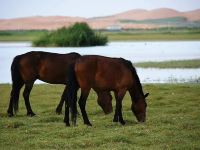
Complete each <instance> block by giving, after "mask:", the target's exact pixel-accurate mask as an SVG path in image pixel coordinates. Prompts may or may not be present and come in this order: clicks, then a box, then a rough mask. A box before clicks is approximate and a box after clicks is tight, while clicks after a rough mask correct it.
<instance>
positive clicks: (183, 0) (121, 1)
mask: <svg viewBox="0 0 200 150" xmlns="http://www.w3.org/2000/svg"><path fill="white" fill-rule="evenodd" d="M156 8H172V9H176V10H178V11H190V10H194V9H200V0H0V18H1V19H6V18H19V17H28V16H73V17H75V16H79V17H86V18H89V17H98V16H108V15H112V14H116V13H120V12H124V11H128V10H132V9H147V10H151V9H156Z"/></svg>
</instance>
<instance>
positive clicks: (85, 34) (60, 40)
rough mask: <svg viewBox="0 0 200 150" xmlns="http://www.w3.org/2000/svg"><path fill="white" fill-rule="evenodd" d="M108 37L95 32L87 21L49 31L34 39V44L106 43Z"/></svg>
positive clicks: (77, 45) (72, 44) (60, 45)
mask: <svg viewBox="0 0 200 150" xmlns="http://www.w3.org/2000/svg"><path fill="white" fill-rule="evenodd" d="M107 41H108V40H107V37H106V36H102V35H101V34H100V33H95V32H94V31H93V30H92V29H91V28H90V27H89V26H88V25H87V24H86V23H75V24H74V25H73V26H70V27H68V28H65V27H63V28H60V29H58V30H56V31H52V32H49V33H47V34H45V35H43V36H41V37H40V38H39V39H37V40H34V41H33V46H42V47H43V46H53V47H54V46H56V47H57V46H59V47H67V46H70V47H80V46H97V45H106V43H107Z"/></svg>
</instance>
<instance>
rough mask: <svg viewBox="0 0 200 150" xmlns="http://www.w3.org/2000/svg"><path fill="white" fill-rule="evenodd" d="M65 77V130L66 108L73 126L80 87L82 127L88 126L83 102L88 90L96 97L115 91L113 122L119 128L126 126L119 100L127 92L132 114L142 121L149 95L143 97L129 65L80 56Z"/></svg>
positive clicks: (122, 62)
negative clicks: (66, 83)
mask: <svg viewBox="0 0 200 150" xmlns="http://www.w3.org/2000/svg"><path fill="white" fill-rule="evenodd" d="M68 73H69V75H68V77H69V78H68V79H69V81H68V82H69V87H68V92H67V99H66V107H65V118H64V122H65V123H66V126H69V125H70V124H69V107H70V108H71V112H72V121H73V123H74V124H76V114H77V106H76V96H77V89H78V88H79V87H80V88H81V97H80V99H79V106H80V109H81V113H82V116H83V120H84V124H87V125H89V126H91V123H90V121H89V119H88V116H87V113H86V110H85V105H86V100H87V97H88V95H89V92H90V89H91V88H93V89H94V90H95V91H96V92H97V93H98V92H102V91H104V92H110V91H114V95H115V99H116V109H115V115H114V119H113V121H114V122H118V121H119V122H120V123H121V124H122V125H124V124H125V121H124V119H123V117H122V111H121V110H122V100H123V97H124V95H125V93H126V91H129V93H130V96H131V99H132V106H131V109H132V111H133V113H134V114H135V116H136V118H137V120H138V121H139V122H144V121H145V119H146V107H147V104H146V101H145V98H146V97H147V96H148V94H149V93H147V94H145V95H144V93H143V90H142V86H141V83H140V80H139V77H138V75H137V73H136V70H135V68H134V67H133V66H132V63H131V62H130V61H127V60H125V59H122V58H108V57H103V56H96V55H88V56H82V57H80V58H78V59H77V60H76V62H75V64H72V65H71V67H70V70H69V72H68Z"/></svg>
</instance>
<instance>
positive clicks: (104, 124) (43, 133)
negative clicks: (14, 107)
mask: <svg viewBox="0 0 200 150" xmlns="http://www.w3.org/2000/svg"><path fill="white" fill-rule="evenodd" d="M10 89H11V85H8V84H0V92H1V93H0V149H20V150H21V149H91V150H93V149H99V150H102V149H180V150H182V149H200V109H199V100H200V99H199V98H200V92H199V91H200V85H199V84H145V85H144V91H145V92H149V93H150V96H149V98H148V110H147V122H146V123H145V124H138V123H137V122H136V118H135V116H133V114H132V112H131V110H130V103H131V101H130V97H129V95H128V94H127V95H126V97H125V98H124V101H123V116H124V119H125V120H126V122H127V124H126V125H125V126H121V125H119V124H118V123H113V122H112V118H113V113H112V114H109V115H104V114H103V112H102V110H101V109H100V107H99V106H98V105H97V103H96V95H95V94H94V92H92V93H91V94H90V96H89V99H88V103H87V111H88V115H89V118H90V120H91V123H92V124H93V126H92V127H87V126H85V125H84V124H83V121H82V119H81V116H79V117H78V126H77V127H68V128H67V127H65V125H64V123H63V115H60V116H58V115H56V114H55V112H54V110H55V108H56V105H57V103H58V101H59V98H60V95H61V93H62V90H63V86H60V85H48V84H41V85H35V86H34V88H33V91H32V93H31V97H30V98H31V103H32V108H33V110H34V112H35V113H37V115H36V116H35V117H32V118H30V117H27V116H26V115H25V114H26V111H25V107H24V101H23V100H22V97H20V108H19V113H18V115H17V116H16V117H13V118H8V117H7V115H6V110H7V106H8V99H9V92H10ZM114 102H115V101H114V100H113V105H115V103H114Z"/></svg>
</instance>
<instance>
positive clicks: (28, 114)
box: [27, 112, 36, 117]
mask: <svg viewBox="0 0 200 150" xmlns="http://www.w3.org/2000/svg"><path fill="white" fill-rule="evenodd" d="M35 115H36V114H35V113H33V112H30V113H27V116H29V117H33V116H35Z"/></svg>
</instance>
